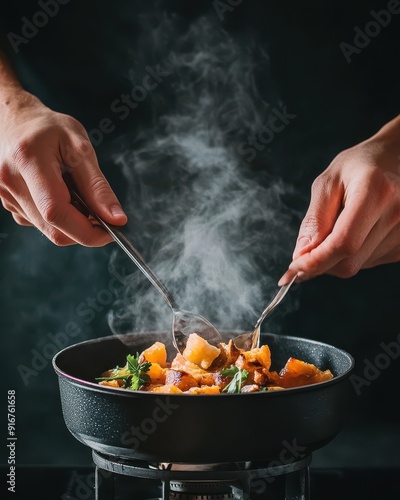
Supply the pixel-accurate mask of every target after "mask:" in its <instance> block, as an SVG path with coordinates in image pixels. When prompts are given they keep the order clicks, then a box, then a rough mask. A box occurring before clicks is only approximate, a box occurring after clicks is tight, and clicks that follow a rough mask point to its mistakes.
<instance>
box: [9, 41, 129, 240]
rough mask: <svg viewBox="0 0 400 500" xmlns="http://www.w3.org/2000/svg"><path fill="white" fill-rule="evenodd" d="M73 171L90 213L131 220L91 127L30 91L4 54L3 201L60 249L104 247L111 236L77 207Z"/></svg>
mask: <svg viewBox="0 0 400 500" xmlns="http://www.w3.org/2000/svg"><path fill="white" fill-rule="evenodd" d="M63 169H64V170H67V171H69V172H70V174H71V176H72V178H73V179H74V181H75V184H76V185H77V187H78V189H79V191H80V193H81V195H82V197H83V198H84V199H85V201H86V203H87V204H88V205H89V206H90V208H91V209H92V210H93V211H94V212H95V213H97V214H98V215H99V216H100V217H102V218H103V219H104V220H105V221H107V222H109V223H110V224H115V225H123V224H125V223H126V220H127V218H126V215H125V214H124V212H123V210H122V208H121V205H120V203H119V201H118V199H117V197H116V196H115V194H114V193H113V191H112V189H111V187H110V185H109V184H108V182H107V180H106V179H105V177H104V175H103V174H102V172H101V170H100V167H99V165H98V161H97V158H96V153H95V151H94V149H93V147H92V144H91V143H90V140H89V137H88V135H87V133H86V130H85V128H84V127H83V126H82V124H81V123H79V122H78V121H77V120H75V119H74V118H73V117H71V116H69V115H65V114H62V113H58V112H56V111H53V110H51V109H50V108H48V107H47V106H45V105H44V104H43V103H42V102H41V101H40V100H39V99H38V98H37V97H35V96H33V95H32V94H30V93H29V92H27V91H26V90H24V89H23V88H22V86H21V84H20V82H19V81H18V78H17V76H16V74H15V72H14V71H13V69H12V67H11V65H10V63H9V61H8V60H7V57H6V55H5V54H4V53H3V52H1V51H0V198H1V201H2V204H3V206H4V208H6V209H7V210H9V211H10V212H11V214H12V216H13V218H14V220H15V221H16V222H17V223H18V224H20V225H24V226H35V227H37V228H38V229H39V231H41V232H42V233H43V234H44V235H45V236H47V237H48V238H49V239H50V240H51V241H52V242H53V243H55V244H56V245H60V246H65V245H73V244H77V243H78V244H81V245H84V246H103V245H105V244H107V243H109V242H110V241H111V237H110V236H109V235H108V234H107V233H106V231H104V230H103V229H102V228H101V227H100V226H98V225H93V224H92V223H91V222H90V221H89V219H87V218H86V217H85V216H84V215H82V213H81V212H79V211H78V210H77V209H76V208H75V207H74V206H73V205H72V204H71V197H70V194H69V191H68V189H67V186H66V185H65V183H64V181H63V179H62V171H63Z"/></svg>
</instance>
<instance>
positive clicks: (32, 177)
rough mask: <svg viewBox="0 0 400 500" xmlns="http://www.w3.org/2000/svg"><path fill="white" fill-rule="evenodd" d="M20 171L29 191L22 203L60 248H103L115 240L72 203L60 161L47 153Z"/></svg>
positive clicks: (33, 158)
mask: <svg viewBox="0 0 400 500" xmlns="http://www.w3.org/2000/svg"><path fill="white" fill-rule="evenodd" d="M20 170H21V175H22V177H23V179H24V181H25V183H26V185H27V188H28V190H29V197H28V199H25V200H24V203H21V201H20V204H21V206H22V207H23V209H24V210H25V212H26V213H27V215H28V217H29V220H31V222H32V223H33V224H34V225H35V226H36V227H38V228H39V229H40V231H41V232H42V233H44V234H45V235H46V236H47V237H48V238H49V239H50V240H51V241H52V242H53V243H55V244H56V245H59V246H65V245H70V244H73V243H79V244H81V245H83V246H103V245H106V244H107V243H109V242H110V241H111V240H112V239H111V237H110V236H109V235H108V234H107V233H106V231H104V229H102V228H101V227H99V226H93V225H92V224H91V223H90V221H89V220H88V219H87V218H86V217H85V216H84V215H83V214H82V213H81V212H79V211H78V210H77V209H76V208H75V207H74V206H73V205H72V204H71V196H70V193H69V191H68V188H67V186H66V185H65V183H64V182H63V181H62V177H61V168H60V166H59V162H58V161H57V158H55V157H54V156H52V155H51V154H50V155H49V154H48V153H47V152H43V153H42V154H40V155H39V156H35V157H31V158H30V159H29V163H28V165H25V168H21V169H20ZM38 172H39V173H41V174H38ZM30 198H31V199H32V201H33V204H32V203H31V199H30Z"/></svg>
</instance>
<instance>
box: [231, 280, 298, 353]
mask: <svg viewBox="0 0 400 500" xmlns="http://www.w3.org/2000/svg"><path fill="white" fill-rule="evenodd" d="M296 278H297V274H296V275H295V276H294V277H293V278H292V280H291V281H289V283H287V284H286V285H283V286H281V287H280V288H279V290H278V292H277V294H276V295H275V296H274V298H273V299H272V300H271V302H270V303H269V304H268V305H267V307H266V308H265V309H264V311H263V312H262V313H261V316H260V317H259V318H258V320H257V323H256V324H255V326H254V329H253V331H252V332H249V333H243V334H242V335H239V336H238V337H236V338H235V339H234V340H233V342H234V343H235V345H236V347H238V348H240V349H244V350H245V351H249V350H250V349H254V348H255V347H260V331H261V330H260V328H261V323H262V322H263V321H264V319H265V318H266V317H267V316H268V314H270V313H271V312H272V311H273V310H274V309H275V307H276V306H277V305H278V304H280V303H281V301H282V300H283V298H284V297H285V295H286V294H287V293H288V291H289V288H290V287H291V286H292V285H293V283H294V282H295V280H296Z"/></svg>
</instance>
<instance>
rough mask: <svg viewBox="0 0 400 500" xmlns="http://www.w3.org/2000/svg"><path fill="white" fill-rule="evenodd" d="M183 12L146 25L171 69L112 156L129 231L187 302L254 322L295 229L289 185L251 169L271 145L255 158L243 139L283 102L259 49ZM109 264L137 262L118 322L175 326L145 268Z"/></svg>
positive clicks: (229, 323) (211, 313)
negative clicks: (140, 122)
mask: <svg viewBox="0 0 400 500" xmlns="http://www.w3.org/2000/svg"><path fill="white" fill-rule="evenodd" d="M178 21H179V20H177V19H176V18H174V17H172V18H167V17H165V16H164V17H162V19H161V20H160V21H159V23H158V24H157V25H156V26H153V27H152V29H151V30H149V32H148V37H149V39H150V40H148V41H147V44H146V46H148V45H149V44H150V45H151V46H153V47H155V49H154V53H157V56H158V57H160V59H159V60H158V61H155V62H156V63H159V64H160V65H161V66H163V67H164V68H166V69H167V72H168V74H169V76H168V78H166V79H165V82H164V83H163V84H162V85H160V86H159V88H157V89H156V90H154V95H152V99H153V100H156V101H155V102H156V104H157V106H156V109H157V113H158V118H157V119H156V120H155V122H154V125H153V126H149V127H147V128H146V129H145V130H141V131H140V134H139V135H137V134H136V135H135V137H134V138H133V137H127V138H125V140H124V146H123V148H122V151H121V152H120V153H118V154H116V155H115V158H114V160H115V162H116V163H118V164H120V165H122V169H123V173H124V176H125V178H126V182H127V186H128V190H127V192H128V197H127V200H126V202H125V209H126V210H127V212H128V214H129V215H130V222H129V224H128V228H127V229H126V230H125V231H126V232H128V231H129V233H128V236H129V237H130V238H131V240H132V242H133V243H134V244H135V246H136V247H137V248H138V249H139V251H140V252H141V253H142V254H143V256H144V258H145V259H146V260H147V262H148V263H149V264H150V265H151V267H152V268H153V270H154V271H155V272H156V274H157V275H158V276H159V277H160V278H161V279H162V280H163V281H164V282H165V284H166V285H167V286H168V288H169V289H170V290H171V292H172V293H173V295H174V297H175V299H176V301H177V302H178V304H179V305H180V306H181V307H182V308H183V309H186V310H190V311H193V312H196V313H200V314H202V315H204V316H206V317H207V318H208V319H210V320H211V321H212V322H213V323H214V324H215V325H216V326H217V327H218V328H219V329H221V330H232V329H233V330H248V329H249V328H251V327H252V326H253V325H254V323H255V321H256V319H257V317H258V316H259V314H260V313H261V311H262V309H263V308H264V307H265V305H266V303H267V301H268V300H269V299H270V297H271V294H272V293H273V292H274V291H275V290H276V286H277V285H276V283H277V279H278V278H279V277H280V275H281V274H283V272H284V271H285V266H287V265H288V263H289V262H290V255H291V251H292V248H293V245H294V240H295V227H293V226H294V225H293V224H292V217H293V213H291V212H290V211H289V208H288V207H287V206H285V205H284V204H283V202H282V197H283V196H284V195H285V194H287V193H288V192H289V191H290V190H291V188H290V187H289V186H286V185H284V183H283V182H282V180H281V179H277V178H274V177H272V176H271V175H269V174H268V172H266V170H265V169H260V168H259V167H257V168H255V165H257V166H259V164H260V162H261V163H262V160H263V158H265V155H266V153H267V152H268V151H267V149H266V150H265V151H262V152H260V153H259V156H258V158H257V162H253V163H248V162H247V161H246V159H245V158H244V156H243V155H242V154H241V153H240V149H239V145H240V144H241V143H242V142H243V141H246V140H247V138H248V137H249V136H252V135H253V134H255V133H256V132H257V131H258V130H259V129H260V128H261V127H262V126H263V125H265V124H266V123H267V122H268V118H269V116H270V113H271V110H272V109H273V108H274V107H276V106H279V105H280V103H279V99H278V98H277V96H276V95H275V92H274V91H273V88H274V86H273V84H272V81H271V77H270V75H269V61H268V57H267V55H266V54H265V53H264V52H263V51H262V50H260V49H257V48H256V47H255V46H253V45H252V44H247V45H245V44H240V43H237V42H235V41H234V40H233V39H232V38H231V37H230V36H229V35H228V34H226V33H225V32H223V31H222V30H221V26H220V25H219V24H218V23H217V22H216V23H214V21H213V20H212V19H210V18H208V17H203V18H201V19H198V20H197V21H196V22H195V23H192V24H190V26H187V25H185V26H184V27H182V24H181V23H179V22H178ZM153 57H155V56H154V55H153ZM260 84H261V85H262V86H263V89H264V90H263V93H262V94H261V93H260V91H259V90H258V88H259V86H260ZM268 89H270V90H268ZM262 95H263V96H264V98H262V97H261V96H262ZM265 96H268V102H267V99H265ZM135 133H136V132H135ZM128 140H130V142H131V144H133V143H134V147H128V145H127V141H128ZM111 266H112V267H113V268H118V267H121V266H123V267H124V268H125V269H126V270H127V269H129V273H130V272H131V270H133V271H134V272H133V273H132V275H131V276H130V277H129V280H127V282H126V286H125V287H124V288H123V290H122V291H121V293H120V295H119V297H118V299H117V301H116V303H115V304H114V307H113V308H112V310H111V311H110V314H109V325H110V328H111V329H112V331H113V332H114V333H123V332H126V331H150V330H162V331H164V330H166V331H168V330H169V329H170V326H171V315H170V311H169V308H168V306H167V305H166V303H165V302H164V301H163V299H162V297H161V295H159V294H158V292H157V291H156V290H155V289H154V288H153V287H152V286H151V285H150V284H149V283H148V281H147V280H146V278H145V277H144V276H143V275H142V274H141V273H140V271H135V270H134V269H133V268H132V269H131V264H130V263H129V262H128V261H126V259H125V257H121V253H120V252H119V251H117V252H116V253H115V255H114V256H113V259H112V262H111ZM132 266H133V264H132ZM289 303H290V301H288V302H287V304H289ZM275 329H276V328H275Z"/></svg>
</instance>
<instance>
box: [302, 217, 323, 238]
mask: <svg viewBox="0 0 400 500" xmlns="http://www.w3.org/2000/svg"><path fill="white" fill-rule="evenodd" d="M321 223H322V217H320V216H319V215H318V214H307V215H306V216H305V217H304V219H303V220H302V223H301V231H300V233H301V235H303V233H308V232H310V233H315V232H317V231H318V229H319V227H320V226H321Z"/></svg>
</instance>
